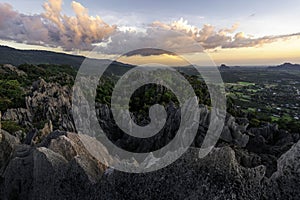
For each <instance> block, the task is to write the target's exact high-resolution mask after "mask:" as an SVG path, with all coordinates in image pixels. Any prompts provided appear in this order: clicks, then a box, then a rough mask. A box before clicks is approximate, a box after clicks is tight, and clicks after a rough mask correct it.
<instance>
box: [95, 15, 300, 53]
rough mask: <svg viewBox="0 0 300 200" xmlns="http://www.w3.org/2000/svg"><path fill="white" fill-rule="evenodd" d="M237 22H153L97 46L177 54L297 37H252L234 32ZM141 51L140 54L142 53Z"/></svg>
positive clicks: (108, 50) (105, 50)
mask: <svg viewBox="0 0 300 200" xmlns="http://www.w3.org/2000/svg"><path fill="white" fill-rule="evenodd" d="M238 27H239V24H234V25H232V27H229V28H223V29H217V28H216V27H214V26H212V25H210V24H205V25H203V27H202V28H198V27H196V26H193V25H189V24H188V22H187V21H186V20H183V19H180V20H178V21H174V22H172V23H169V24H167V23H163V22H160V21H155V22H153V23H152V24H151V25H150V26H148V27H147V28H146V31H144V32H138V31H123V32H121V31H118V32H117V33H116V34H114V35H112V36H111V42H110V43H108V44H107V46H106V47H103V48H99V50H100V51H101V52H103V53H109V54H121V53H123V52H127V51H130V50H132V49H140V48H142V47H143V46H144V47H145V48H151V47H152V48H162V49H165V50H168V51H174V52H177V53H193V52H200V51H203V50H209V49H216V48H223V49H225V48H245V47H257V46H262V45H264V44H268V43H272V42H276V41H278V40H286V39H290V38H291V37H295V36H297V37H298V36H300V33H295V34H289V35H278V36H265V37H260V38H254V37H253V36H249V35H246V34H245V33H243V32H236V31H237V29H238ZM144 54H145V52H143V53H141V55H144Z"/></svg>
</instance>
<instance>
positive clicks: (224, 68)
mask: <svg viewBox="0 0 300 200" xmlns="http://www.w3.org/2000/svg"><path fill="white" fill-rule="evenodd" d="M219 69H220V70H227V69H230V67H228V66H227V65H225V64H222V65H221V66H220V67H219Z"/></svg>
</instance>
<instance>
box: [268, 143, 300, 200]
mask: <svg viewBox="0 0 300 200" xmlns="http://www.w3.org/2000/svg"><path fill="white" fill-rule="evenodd" d="M277 163H278V164H277V171H276V172H275V173H274V174H273V175H272V177H271V178H270V182H269V190H268V193H269V194H271V195H272V198H273V199H297V198H300V192H299V184H300V142H298V143H296V144H294V145H293V146H292V148H291V149H290V150H289V151H288V152H286V153H285V154H283V155H282V156H281V157H280V158H279V159H278V161H277Z"/></svg>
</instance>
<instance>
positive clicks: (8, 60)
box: [0, 46, 133, 75]
mask: <svg viewBox="0 0 300 200" xmlns="http://www.w3.org/2000/svg"><path fill="white" fill-rule="evenodd" d="M84 59H86V57H84V56H75V55H69V54H65V53H56V52H51V51H41V50H19V49H14V48H11V47H7V46H0V64H11V65H14V66H19V65H21V64H33V65H38V64H54V65H70V66H72V67H74V68H75V69H79V67H80V66H81V64H82V62H83V61H84ZM91 60H92V61H93V63H95V66H106V65H108V64H109V63H111V60H106V59H91ZM132 67H133V66H132V65H128V64H124V63H120V62H116V61H114V62H113V63H112V64H111V65H110V70H109V71H110V72H111V73H113V74H116V75H120V74H123V73H125V72H126V71H127V70H128V69H130V68H132Z"/></svg>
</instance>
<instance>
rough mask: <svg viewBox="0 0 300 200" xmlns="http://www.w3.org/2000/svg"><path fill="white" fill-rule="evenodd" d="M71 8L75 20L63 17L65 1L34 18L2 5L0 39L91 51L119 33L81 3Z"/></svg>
mask: <svg viewBox="0 0 300 200" xmlns="http://www.w3.org/2000/svg"><path fill="white" fill-rule="evenodd" d="M71 5H72V8H73V11H74V13H75V16H71V17H70V16H66V15H63V14H61V11H62V0H49V1H48V2H46V3H45V4H44V6H43V7H44V10H45V11H44V13H42V14H40V15H32V16H31V15H24V14H21V13H18V12H16V11H14V10H13V8H12V7H11V6H10V5H9V4H1V3H0V27H1V30H0V38H1V39H4V40H13V41H16V42H20V43H26V44H39V45H44V46H51V47H62V48H63V49H64V50H67V51H71V50H75V49H79V50H91V49H92V48H93V46H92V45H93V44H94V43H99V42H103V41H105V40H106V39H108V37H109V36H110V35H111V34H112V33H113V32H114V31H115V30H116V26H110V25H108V24H106V23H105V22H104V21H103V20H102V19H101V18H100V17H99V16H96V17H92V16H89V13H88V10H87V9H86V8H85V7H83V6H82V5H81V4H80V3H77V2H75V1H73V2H72V4H71Z"/></svg>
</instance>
